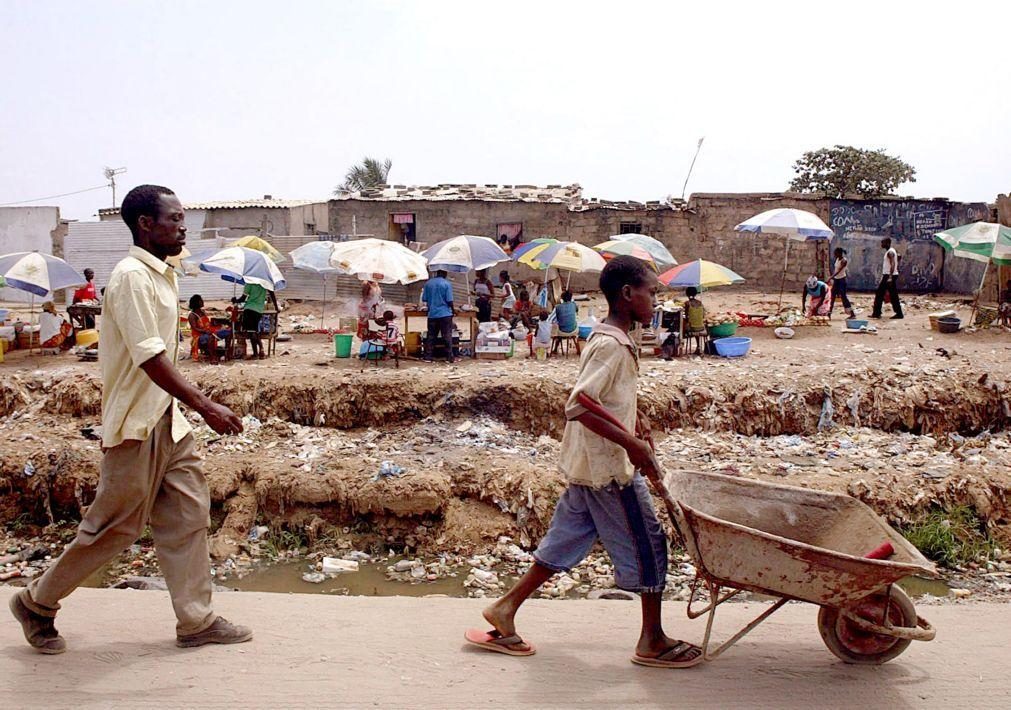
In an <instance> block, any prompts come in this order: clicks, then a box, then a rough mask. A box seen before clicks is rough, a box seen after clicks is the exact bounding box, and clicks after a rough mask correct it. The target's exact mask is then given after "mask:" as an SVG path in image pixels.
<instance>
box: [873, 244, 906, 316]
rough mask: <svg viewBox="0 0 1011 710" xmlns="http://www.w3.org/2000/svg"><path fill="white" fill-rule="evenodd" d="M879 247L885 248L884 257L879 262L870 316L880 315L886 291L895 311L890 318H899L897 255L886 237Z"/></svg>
mask: <svg viewBox="0 0 1011 710" xmlns="http://www.w3.org/2000/svg"><path fill="white" fill-rule="evenodd" d="M881 248H882V249H884V250H885V258H884V260H883V261H882V262H881V283H879V284H878V290H877V291H876V292H875V293H874V310H873V311H872V312H871V318H880V317H881V307H882V306H883V305H884V303H885V293H886V292H887V293H888V297H889V299H890V300H891V302H892V310H893V311H895V315H893V316H892V320H899V319H901V318H902V304H901V303H900V302H899V255H898V252H896V251H895V248H894V247H893V246H892V240H891V239H888V238H887V237H886V238H885V239H882V240H881Z"/></svg>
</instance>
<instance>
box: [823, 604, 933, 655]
mask: <svg viewBox="0 0 1011 710" xmlns="http://www.w3.org/2000/svg"><path fill="white" fill-rule="evenodd" d="M885 604H888V615H887V617H886V616H885ZM850 611H851V613H853V614H855V615H857V616H860V617H862V618H864V619H867V620H868V621H872V622H874V623H876V624H881V623H882V622H883V621H885V620H886V619H887V622H888V623H889V624H891V625H892V626H904V627H907V628H911V627H915V626H916V608H915V607H914V606H913V602H912V601H910V599H909V597H907V596H906V594H905V592H903V591H902V590H901V589H899V588H898V587H892V592H891V598H890V599H889V595H888V594H886V593H885V592H879V593H877V594H872V595H870V596H869V597H867V598H866V599H863V600H861V601H860V602H859V603H858V604H857V605H856V606H855V607H852V608H851V609H850ZM818 631H819V632H820V633H821V638H822V641H824V642H825V645H826V646H828V650H829V651H831V652H832V653H834V654H835V655H836V656H837V657H838V658H840V659H842V660H843V661H845V662H846V663H862V664H868V665H880V664H882V663H887V662H888V661H890V660H892V659H893V658H895V657H896V656H898V655H899V654H901V653H902V652H903V651H905V650H906V648H908V647H909V644H910V643H911V642H910V641H909V639H900V638H895V637H894V636H886V635H884V634H875V633H872V632H869V631H865V630H863V629H861V628H860V627H858V626H857V625H856V624H854V623H853V622H852V621H850V620H849V619H847V618H846V617H845V616H844V615H843V614H841V613H839V610H838V609H835V608H832V607H827V606H823V607H822V608H821V610H820V611H819V612H818Z"/></svg>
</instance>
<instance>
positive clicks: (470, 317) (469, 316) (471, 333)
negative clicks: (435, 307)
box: [404, 308, 477, 358]
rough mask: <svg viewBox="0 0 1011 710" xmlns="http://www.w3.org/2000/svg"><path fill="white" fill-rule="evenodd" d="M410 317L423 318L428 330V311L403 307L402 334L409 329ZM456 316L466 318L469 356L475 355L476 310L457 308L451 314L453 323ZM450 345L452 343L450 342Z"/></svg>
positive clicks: (474, 356)
mask: <svg viewBox="0 0 1011 710" xmlns="http://www.w3.org/2000/svg"><path fill="white" fill-rule="evenodd" d="M412 318H424V319H425V328H424V330H426V331H427V330H428V311H423V310H420V309H407V308H405V309H404V335H405V337H406V335H407V333H410V332H412V331H411V319H412ZM458 318H463V319H466V321H467V335H468V337H469V338H470V356H471V357H472V358H476V357H477V311H462V310H459V309H457V311H456V314H455V315H454V316H453V323H454V324H455V323H456V321H457V319H458ZM463 342H464V341H463V338H462V337H461V339H460V344H461V345H462V344H463ZM421 347H422V351H424V347H425V343H424V341H422V343H421ZM450 347H452V344H450Z"/></svg>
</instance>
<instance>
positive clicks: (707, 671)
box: [0, 588, 1011, 709]
mask: <svg viewBox="0 0 1011 710" xmlns="http://www.w3.org/2000/svg"><path fill="white" fill-rule="evenodd" d="M13 592H14V590H13V589H10V588H0V601H2V602H3V607H4V609H3V614H2V615H0V668H2V669H3V672H2V673H0V704H2V706H3V707H5V708H28V707H32V708H40V707H45V708H62V707H68V708H69V707H73V708H75V709H80V708H90V707H103V708H120V707H122V708H141V707H158V708H165V707H189V708H200V707H239V708H260V707H274V708H276V707H321V706H335V707H382V708H394V707H395V708H411V707H427V708H473V707H482V706H494V707H497V708H525V707H531V708H533V707H537V708H544V707H664V708H667V707H700V706H707V707H738V706H741V707H770V708H788V707H789V708H793V707H823V708H824V707H850V708H852V707H864V708H878V707H888V708H911V707H944V708H960V707H973V708H981V707H994V708H996V707H1009V706H1011V687H1009V686H1008V684H1007V682H1006V669H1007V666H1008V662H1009V661H1011V652H1009V651H1008V648H1007V645H1006V642H1005V638H1006V630H1007V629H1008V628H1009V627H1011V607H1008V606H1007V605H990V604H964V605H962V604H960V605H950V606H942V607H929V608H925V609H924V610H923V611H925V612H926V613H927V614H928V616H929V618H930V619H931V621H932V622H934V624H935V625H936V626H937V628H938V637H937V639H936V640H935V641H933V642H931V643H914V644H913V645H912V646H911V647H910V648H909V650H908V651H906V653H905V654H904V655H902V656H901V657H899V658H898V659H896V660H895V661H892V662H891V663H889V664H887V665H884V666H880V667H859V666H849V665H845V664H843V663H840V662H838V661H837V660H836V659H835V657H834V656H832V655H830V654H829V652H828V651H827V650H826V649H825V648H824V646H823V645H822V642H821V640H820V638H819V637H818V632H817V629H816V626H815V609H814V607H812V606H810V605H791V606H789V607H787V608H786V609H784V610H782V611H781V612H779V614H778V615H777V616H774V617H772V619H771V620H770V621H769V622H767V623H766V625H764V626H762V627H760V628H759V629H758V630H756V631H755V632H754V633H753V634H752V635H751V636H749V637H747V638H746V639H745V640H744V641H742V642H741V643H740V644H739V645H738V646H737V647H736V648H735V649H732V650H731V651H730V652H729V653H728V654H727V655H726V656H724V657H722V658H720V659H718V660H717V661H715V662H713V663H711V664H709V665H706V666H703V667H701V668H696V669H693V670H690V671H664V670H654V669H645V668H640V667H637V666H633V665H632V664H630V663H629V662H628V656H629V652H630V650H631V647H632V644H633V643H634V640H635V634H636V630H637V628H638V627H637V625H638V611H639V610H638V605H637V604H634V603H630V602H619V601H602V602H589V601H576V602H547V601H534V602H531V603H530V605H529V607H528V608H527V609H526V610H525V611H524V612H523V614H522V616H521V617H520V621H521V623H522V626H523V629H524V630H525V632H526V634H527V636H528V637H529V639H530V640H531V641H532V642H533V643H535V644H537V646H538V648H539V653H538V655H536V656H534V657H532V658H508V657H505V656H499V655H494V654H488V653H485V652H482V651H480V650H471V649H465V648H463V644H462V642H461V638H462V635H463V631H464V629H465V628H466V627H467V626H469V625H474V624H477V623H478V622H479V621H480V617H479V610H480V608H481V603H480V602H479V601H478V600H466V599H408V598H403V597H393V598H364V597H324V596H308V595H271V594H253V593H242V594H238V593H236V594H221V595H218V597H217V606H218V610H219V611H220V612H221V613H222V614H224V615H226V616H228V617H229V618H232V619H234V620H236V621H241V622H243V623H249V624H251V625H253V626H254V627H255V632H256V637H255V639H254V640H253V642H252V643H248V644H243V645H240V646H232V647H219V648H204V649H197V650H190V651H182V650H180V649H177V648H175V646H174V645H173V644H172V636H173V621H174V620H173V618H172V613H171V608H170V606H169V602H168V599H167V596H166V595H165V594H164V593H161V592H135V591H114V590H90V589H82V590H79V591H78V592H76V593H75V594H74V595H73V596H72V597H70V598H69V599H68V600H67V601H66V602H65V604H64V612H63V613H62V616H61V620H60V625H59V628H60V629H61V631H62V632H63V634H64V635H65V636H66V637H67V640H68V642H69V644H70V650H69V651H68V652H67V653H66V654H64V655H63V656H56V657H44V656H39V655H37V654H35V653H33V652H32V651H31V650H30V649H28V647H27V646H25V645H24V643H23V640H22V638H21V634H20V629H19V628H18V627H17V625H16V623H15V622H14V621H13V620H12V619H11V618H10V617H9V616H8V614H7V612H6V605H7V599H8V598H9V596H10V595H11V594H12V593H13ZM758 608H759V605H757V604H753V603H750V604H734V605H729V606H728V607H726V614H725V615H724V617H723V620H722V621H723V624H722V625H721V628H722V632H723V633H720V636H721V637H722V636H723V635H724V633H725V632H726V630H728V629H729V628H730V625H731V624H733V623H737V624H741V623H742V622H743V621H744V620H745V618H746V616H747V615H749V614H754V613H756V609H758ZM666 618H667V620H668V621H667V624H668V631H669V632H670V633H678V634H680V635H685V636H688V637H689V638H693V639H694V638H696V637H700V636H701V634H702V631H703V627H702V622H701V621H698V622H694V623H692V624H691V625H689V622H687V621H686V620H685V618H684V615H683V605H680V604H672V605H670V607H668V610H667V612H666Z"/></svg>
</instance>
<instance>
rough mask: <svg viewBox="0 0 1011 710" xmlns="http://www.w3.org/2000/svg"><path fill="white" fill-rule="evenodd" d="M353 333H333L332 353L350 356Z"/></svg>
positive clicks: (339, 355) (338, 355)
mask: <svg viewBox="0 0 1011 710" xmlns="http://www.w3.org/2000/svg"><path fill="white" fill-rule="evenodd" d="M353 338H354V336H353V335H349V334H347V333H334V336H333V354H334V355H336V356H337V357H351V341H352V339H353Z"/></svg>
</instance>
